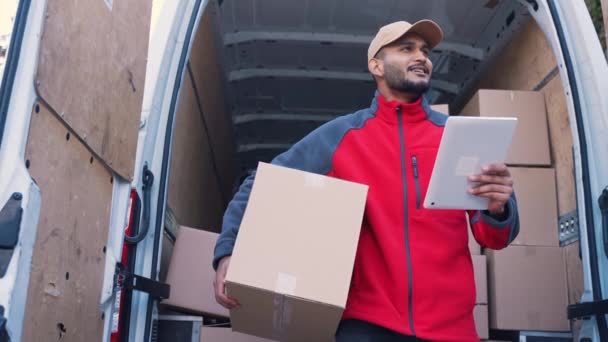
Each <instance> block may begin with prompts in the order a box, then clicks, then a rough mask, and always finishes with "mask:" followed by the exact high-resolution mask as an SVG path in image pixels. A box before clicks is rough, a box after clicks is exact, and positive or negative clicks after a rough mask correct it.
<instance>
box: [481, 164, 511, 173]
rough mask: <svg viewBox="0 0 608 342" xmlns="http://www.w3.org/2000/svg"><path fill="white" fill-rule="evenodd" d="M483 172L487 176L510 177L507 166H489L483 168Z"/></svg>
mask: <svg viewBox="0 0 608 342" xmlns="http://www.w3.org/2000/svg"><path fill="white" fill-rule="evenodd" d="M481 172H482V173H483V174H486V175H509V169H508V168H507V166H506V165H505V164H502V163H494V164H488V165H485V166H484V167H482V168H481Z"/></svg>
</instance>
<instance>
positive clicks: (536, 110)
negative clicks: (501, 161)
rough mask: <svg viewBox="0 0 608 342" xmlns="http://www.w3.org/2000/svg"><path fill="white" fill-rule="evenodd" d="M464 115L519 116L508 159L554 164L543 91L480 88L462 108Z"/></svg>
mask: <svg viewBox="0 0 608 342" xmlns="http://www.w3.org/2000/svg"><path fill="white" fill-rule="evenodd" d="M462 114H463V115H470V116H488V117H500V116H508V117H516V118H517V119H518V123H517V128H516V130H515V134H514V136H513V140H512V143H511V147H510V149H509V152H508V154H507V159H506V163H507V164H510V165H536V166H541V165H542V166H549V165H551V154H550V151H549V130H548V128H547V127H548V125H547V113H546V109H545V97H544V95H543V94H542V93H540V92H534V91H514V90H489V89H480V90H479V91H478V92H477V93H476V94H475V95H474V96H473V98H471V100H470V101H469V103H468V104H467V105H466V106H465V107H464V108H463V109H462Z"/></svg>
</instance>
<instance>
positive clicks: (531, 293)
mask: <svg viewBox="0 0 608 342" xmlns="http://www.w3.org/2000/svg"><path fill="white" fill-rule="evenodd" d="M485 253H486V255H487V257H488V266H489V267H488V280H489V286H488V287H489V292H490V296H489V299H490V301H489V313H490V314H489V316H490V328H492V329H503V330H534V331H569V330H570V322H569V321H568V317H567V315H566V312H567V307H568V289H567V286H566V272H565V269H566V266H565V258H564V251H563V249H562V248H559V247H531V246H509V247H507V248H505V249H503V250H500V251H492V250H486V251H485Z"/></svg>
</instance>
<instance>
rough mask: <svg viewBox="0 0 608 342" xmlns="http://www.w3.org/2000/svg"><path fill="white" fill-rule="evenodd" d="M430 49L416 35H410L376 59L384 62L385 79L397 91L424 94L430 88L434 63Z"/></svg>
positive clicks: (387, 48) (388, 47)
mask: <svg viewBox="0 0 608 342" xmlns="http://www.w3.org/2000/svg"><path fill="white" fill-rule="evenodd" d="M429 54H430V48H429V47H428V44H427V43H426V42H425V41H424V39H422V37H420V36H419V35H418V34H416V33H408V34H406V35H404V36H403V37H401V38H399V39H398V40H397V41H395V42H393V43H391V44H389V45H387V46H385V47H384V48H382V50H380V52H379V53H378V56H376V58H378V59H381V60H382V61H383V62H384V79H385V80H386V83H387V85H388V86H389V87H390V88H392V89H394V90H397V91H402V92H408V93H415V94H422V93H424V92H425V91H427V90H428V88H429V82H430V80H431V74H432V72H433V63H431V60H430V59H429V58H428V57H429Z"/></svg>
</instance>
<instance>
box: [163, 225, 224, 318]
mask: <svg viewBox="0 0 608 342" xmlns="http://www.w3.org/2000/svg"><path fill="white" fill-rule="evenodd" d="M217 236H218V235H217V234H216V233H211V232H206V231H203V230H199V229H194V228H188V227H183V226H182V227H180V228H179V231H178V233H177V239H176V241H175V246H174V248H173V255H172V256H171V262H170V264H169V271H168V273H167V283H168V284H169V285H171V296H170V297H169V298H168V299H166V300H164V301H163V302H162V303H163V304H165V305H168V306H171V307H173V308H175V309H178V310H180V309H181V310H182V311H187V312H196V313H201V314H207V315H212V316H219V317H228V310H226V309H225V308H224V307H222V306H220V305H219V304H218V303H217V302H216V301H215V292H214V290H213V279H214V277H215V272H214V271H213V268H212V267H211V262H212V261H213V248H214V246H215V242H216V241H217Z"/></svg>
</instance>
